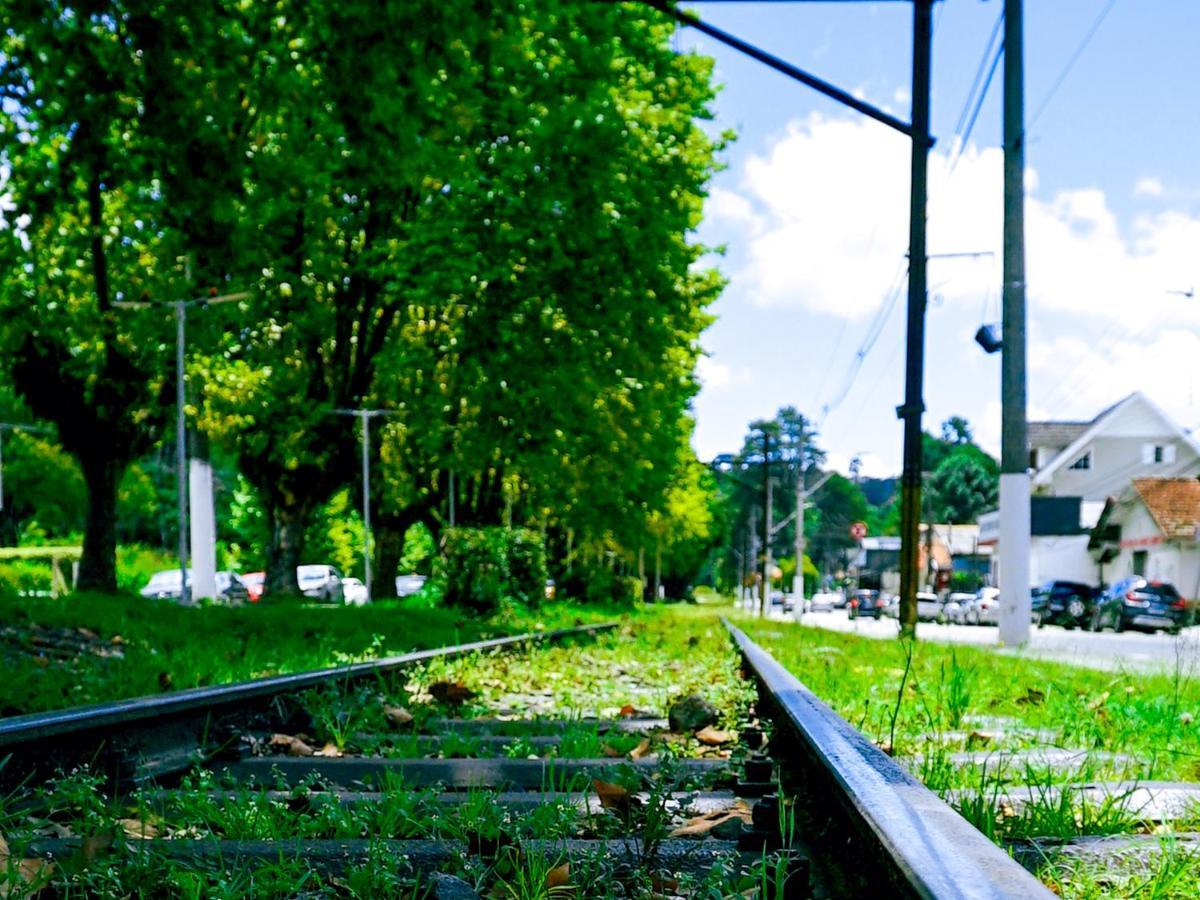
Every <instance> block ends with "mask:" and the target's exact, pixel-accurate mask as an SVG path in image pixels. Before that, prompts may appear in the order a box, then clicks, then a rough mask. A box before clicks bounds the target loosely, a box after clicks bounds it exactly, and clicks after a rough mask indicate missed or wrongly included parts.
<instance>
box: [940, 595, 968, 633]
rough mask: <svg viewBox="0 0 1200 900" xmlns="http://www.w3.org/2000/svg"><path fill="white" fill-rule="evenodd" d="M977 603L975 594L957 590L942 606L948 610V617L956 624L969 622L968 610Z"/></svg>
mask: <svg viewBox="0 0 1200 900" xmlns="http://www.w3.org/2000/svg"><path fill="white" fill-rule="evenodd" d="M974 603H975V595H974V594H967V593H963V592H959V591H955V592H953V593H951V594H950V596H949V597H947V598H946V603H945V605H944V606H943V607H942V608H943V609H944V610H945V612H946V618H947V619H949V620H950V621H951V622H954V623H955V624H956V625H966V624H967V612H968V610H970V608H971V607H972V606H973V605H974Z"/></svg>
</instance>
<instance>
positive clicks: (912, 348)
mask: <svg viewBox="0 0 1200 900" xmlns="http://www.w3.org/2000/svg"><path fill="white" fill-rule="evenodd" d="M932 49H933V0H913V70H912V98H913V100H912V180H911V183H910V196H909V222H908V321H907V338H906V343H907V347H906V354H905V355H906V360H905V372H904V405H903V406H901V407H900V409H899V410H898V412H899V413H900V417H901V419H903V420H904V467H903V471H902V472H901V475H900V498H901V499H900V504H901V506H900V542H901V543H900V635H901V637H909V638H911V637H916V634H917V586H918V582H919V581H920V577H921V573H920V570H919V565H918V563H919V557H920V547H919V544H920V541H921V464H922V459H921V457H922V452H921V414H922V413H924V412H925V400H924V398H923V396H922V381H923V380H924V372H925V306H926V301H927V296H926V294H927V288H926V279H925V267H926V262H927V259H928V256H927V251H926V248H925V224H926V223H925V215H926V194H927V180H928V174H929V145H930V140H929V99H930V69H931V66H932V55H933V54H932Z"/></svg>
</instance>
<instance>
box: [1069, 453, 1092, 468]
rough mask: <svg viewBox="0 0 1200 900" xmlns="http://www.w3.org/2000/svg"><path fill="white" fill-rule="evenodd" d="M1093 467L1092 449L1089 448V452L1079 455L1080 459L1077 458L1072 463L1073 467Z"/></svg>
mask: <svg viewBox="0 0 1200 900" xmlns="http://www.w3.org/2000/svg"><path fill="white" fill-rule="evenodd" d="M1091 467H1092V451H1091V450H1089V451H1088V452H1087V453H1085V454H1083V456H1081V457H1079V459H1077V460H1075V462H1073V463H1071V468H1072V469H1079V470H1086V469H1090V468H1091Z"/></svg>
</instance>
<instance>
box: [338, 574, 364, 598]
mask: <svg viewBox="0 0 1200 900" xmlns="http://www.w3.org/2000/svg"><path fill="white" fill-rule="evenodd" d="M342 599H343V600H344V601H345V603H346V605H347V606H365V605H366V602H367V586H366V585H365V584H363V583H362V582H361V581H360V580H359V579H357V578H353V577H351V576H349V575H347V576H346V577H345V578H343V579H342Z"/></svg>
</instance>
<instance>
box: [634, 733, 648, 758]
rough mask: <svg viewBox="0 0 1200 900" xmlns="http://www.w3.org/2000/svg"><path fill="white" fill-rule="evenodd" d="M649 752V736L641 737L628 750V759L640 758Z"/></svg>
mask: <svg viewBox="0 0 1200 900" xmlns="http://www.w3.org/2000/svg"><path fill="white" fill-rule="evenodd" d="M649 752H650V738H642V740H641V742H640V743H639V744H638V745H637V746H636V747H634V748H633V749H632V750H630V751H629V758H630V759H641V758H642V757H643V756H645V755H647V754H648V753H649Z"/></svg>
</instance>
